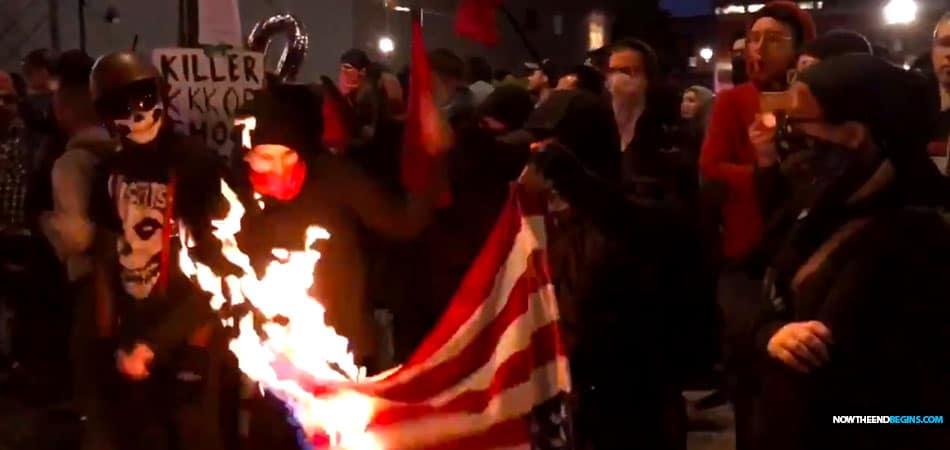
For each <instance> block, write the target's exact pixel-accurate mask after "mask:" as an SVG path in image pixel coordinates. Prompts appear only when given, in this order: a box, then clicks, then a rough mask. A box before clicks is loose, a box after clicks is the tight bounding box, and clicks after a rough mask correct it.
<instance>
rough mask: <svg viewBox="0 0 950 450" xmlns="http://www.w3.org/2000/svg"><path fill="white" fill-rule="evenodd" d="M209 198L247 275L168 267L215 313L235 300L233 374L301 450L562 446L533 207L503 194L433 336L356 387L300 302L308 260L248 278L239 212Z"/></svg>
mask: <svg viewBox="0 0 950 450" xmlns="http://www.w3.org/2000/svg"><path fill="white" fill-rule="evenodd" d="M222 192H223V194H224V196H225V197H226V198H227V199H228V201H229V202H230V204H231V209H230V212H229V214H228V217H226V218H225V219H222V220H221V221H217V222H216V223H215V226H216V228H217V229H216V231H215V236H216V237H217V238H218V239H220V240H221V242H222V244H223V246H222V247H223V252H224V255H225V256H226V257H227V258H228V260H229V261H231V262H232V263H234V264H236V265H238V266H240V267H242V268H243V269H244V270H245V272H246V273H247V275H244V276H242V277H240V278H239V277H235V276H228V277H226V278H225V279H223V280H222V279H221V278H219V277H217V276H216V275H214V274H213V273H212V272H211V270H210V269H209V268H207V267H205V266H203V265H202V264H200V263H197V262H195V261H193V260H192V259H191V258H189V257H188V255H187V252H186V251H183V252H182V253H181V254H180V258H179V260H180V264H181V266H182V268H183V270H185V273H186V274H189V275H191V276H192V277H193V278H194V279H195V280H197V282H198V283H199V284H200V285H201V287H202V288H203V289H205V290H206V291H207V292H209V293H211V294H212V296H213V300H212V301H213V302H214V303H213V306H215V307H216V308H221V307H222V306H223V305H224V304H226V303H228V301H230V304H231V305H236V304H241V303H244V302H249V303H250V304H252V305H253V306H254V309H256V310H257V311H258V313H259V314H258V315H259V316H262V317H263V319H261V317H258V318H257V321H258V323H257V324H255V323H254V322H255V319H254V318H252V317H250V316H248V317H245V318H242V319H240V320H239V323H238V324H237V327H238V329H239V331H240V334H239V336H238V337H237V338H235V339H234V340H233V341H232V342H231V345H230V348H231V351H232V352H234V354H235V355H236V356H237V358H238V361H239V363H240V367H241V370H242V371H243V372H244V373H245V375H247V376H248V377H249V378H250V379H252V380H254V381H255V382H257V383H258V384H259V385H260V387H261V388H262V389H266V390H268V391H270V392H271V393H273V394H274V395H275V396H277V397H278V398H280V399H281V400H283V401H284V402H285V403H286V404H287V405H288V406H289V407H290V409H291V410H292V411H293V413H294V416H295V419H296V421H297V422H298V423H299V424H300V425H301V427H302V428H303V430H304V432H305V433H306V435H307V437H308V439H309V440H310V443H311V444H312V446H313V447H314V448H335V449H350V450H408V449H440V450H442V449H446V450H448V449H460V450H461V449H486V450H489V449H552V450H553V449H568V448H570V444H571V439H570V426H569V425H570V422H569V420H568V414H567V402H566V394H567V393H568V392H569V391H570V378H569V370H568V361H567V357H566V356H565V350H564V348H563V347H562V345H561V340H560V336H559V329H558V311H557V303H556V299H555V296H554V291H553V288H552V286H551V283H550V279H549V272H548V269H547V263H546V260H545V253H544V252H545V243H546V235H545V227H544V217H543V216H542V215H541V214H540V211H541V208H538V207H535V205H540V204H541V202H539V201H535V199H529V198H528V196H527V195H526V194H525V193H524V192H522V191H521V189H520V188H518V187H516V188H514V189H512V194H511V196H510V198H509V200H508V203H507V205H506V206H505V208H504V210H503V212H502V214H501V216H500V218H499V220H498V222H497V223H496V225H495V228H494V230H493V231H492V233H491V235H490V236H489V238H488V241H487V242H486V244H485V246H484V248H483V250H482V252H481V254H480V255H479V256H478V258H477V259H476V261H475V263H474V264H473V266H472V267H471V269H470V270H469V272H468V274H467V275H466V277H465V279H464V280H463V281H462V284H461V286H460V287H459V289H458V291H457V292H456V294H455V297H454V298H453V299H452V302H451V304H450V306H449V308H448V309H447V311H446V313H445V315H444V316H443V318H442V320H441V321H440V322H439V324H438V325H437V326H436V328H435V329H434V330H433V331H432V333H431V334H430V335H429V336H428V337H427V338H426V339H425V341H424V342H423V343H422V345H421V346H420V347H419V348H418V349H417V350H416V352H415V354H414V355H413V356H412V357H411V358H410V359H409V360H408V361H407V362H406V363H405V364H404V365H402V366H400V367H397V368H395V369H393V370H391V371H389V372H386V373H384V374H381V375H379V376H376V377H373V378H369V379H367V378H365V376H364V373H363V370H362V368H359V367H357V366H356V364H354V362H353V355H352V354H350V353H348V352H347V341H346V339H345V338H343V337H341V336H339V335H337V334H336V332H335V331H334V330H333V328H331V327H329V326H327V325H326V324H325V321H324V317H323V308H322V307H321V306H320V304H319V302H318V299H313V298H312V297H310V296H309V294H308V292H310V287H311V285H312V283H313V277H312V268H313V265H314V264H315V263H317V261H318V259H319V253H318V252H316V251H313V250H310V251H305V252H289V251H287V250H282V249H275V250H274V255H275V256H276V257H277V258H278V261H277V262H274V263H272V264H271V265H270V267H268V269H267V270H266V272H265V273H264V274H263V276H262V277H261V278H260V279H258V278H257V277H255V276H254V275H252V274H253V273H254V272H253V270H252V269H251V267H250V264H249V261H248V258H247V256H246V255H244V254H243V253H241V251H240V250H239V249H238V247H237V245H236V239H235V237H234V236H235V234H236V233H237V232H238V231H239V230H240V223H241V217H242V216H243V213H244V209H243V207H242V206H241V204H240V203H239V202H238V200H237V197H236V195H234V193H233V192H232V191H231V190H230V188H229V187H228V186H227V185H223V186H222ZM182 235H183V236H185V237H183V240H184V242H185V243H188V239H187V233H182ZM328 238H331V237H330V236H329V235H328V234H327V233H326V231H325V230H323V229H321V228H319V227H311V229H310V230H308V233H307V236H301V239H302V240H303V239H306V243H307V244H308V245H307V248H310V245H309V244H311V243H313V241H314V240H315V239H328ZM262 320H263V324H261V323H260V322H261V321H262ZM232 325H234V324H232ZM259 331H262V332H259Z"/></svg>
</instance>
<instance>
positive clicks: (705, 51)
mask: <svg viewBox="0 0 950 450" xmlns="http://www.w3.org/2000/svg"><path fill="white" fill-rule="evenodd" d="M699 57H700V58H703V61H706V62H709V60H710V59H712V57H713V49H711V48H709V47H703V48H702V49H700V50H699Z"/></svg>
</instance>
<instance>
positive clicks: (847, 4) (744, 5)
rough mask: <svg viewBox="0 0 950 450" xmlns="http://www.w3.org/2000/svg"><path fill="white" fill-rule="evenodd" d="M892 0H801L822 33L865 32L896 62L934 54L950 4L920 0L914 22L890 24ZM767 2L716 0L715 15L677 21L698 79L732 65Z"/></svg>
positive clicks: (680, 40) (685, 55) (681, 41)
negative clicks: (736, 44) (704, 53)
mask: <svg viewBox="0 0 950 450" xmlns="http://www.w3.org/2000/svg"><path fill="white" fill-rule="evenodd" d="M888 1H889V0H823V1H801V0H799V1H798V4H799V6H800V7H801V8H802V9H805V10H807V11H808V12H809V13H811V14H812V17H813V18H814V19H815V23H816V25H817V27H818V32H819V34H821V33H824V32H827V31H830V30H834V29H849V30H854V31H857V32H860V33H862V34H864V35H865V36H866V37H867V38H868V40H869V41H870V42H871V43H872V44H873V45H874V46H875V49H876V51H878V52H879V53H880V54H881V56H883V57H885V58H887V59H890V60H891V61H892V62H894V63H896V64H911V63H912V61H913V60H914V59H915V58H917V57H919V56H920V55H922V54H924V53H926V52H929V50H930V45H931V39H932V32H933V27H934V24H935V23H936V22H937V20H938V19H939V17H940V16H941V15H942V14H943V13H944V12H946V11H948V10H950V6H948V5H947V3H945V1H944V0H916V3H917V5H918V10H917V15H916V20H914V21H913V22H912V23H908V24H897V25H895V24H888V23H887V22H886V20H885V16H884V7H885V5H886V4H887V3H888ZM764 3H766V2H765V1H763V0H714V2H713V11H714V14H712V15H705V16H695V17H680V18H675V19H674V20H673V28H674V32H675V34H676V36H677V39H678V43H679V48H680V49H681V55H680V58H681V59H684V61H686V62H687V67H688V70H687V72H689V73H688V74H687V76H689V77H692V78H702V79H706V78H708V79H709V81H710V82H711V80H712V73H713V71H714V70H715V69H716V66H717V64H718V65H719V66H722V65H723V64H728V62H729V59H730V56H729V55H730V48H731V46H732V42H733V41H734V40H735V39H736V38H737V37H741V36H742V35H743V34H744V32H745V29H746V28H747V27H748V26H749V21H750V19H751V16H752V14H754V13H755V12H756V11H758V10H759V9H760V8H762V6H763V5H764ZM706 47H708V48H710V49H712V50H713V51H714V57H713V58H711V60H710V61H709V62H706V61H704V60H703V59H702V58H699V57H698V56H699V52H700V50H701V49H702V48H706Z"/></svg>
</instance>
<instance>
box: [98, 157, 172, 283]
mask: <svg viewBox="0 0 950 450" xmlns="http://www.w3.org/2000/svg"><path fill="white" fill-rule="evenodd" d="M109 185H110V186H111V188H112V192H111V194H112V198H113V200H114V202H115V207H116V211H117V213H118V215H119V219H120V221H121V223H122V232H121V233H119V235H118V238H117V240H116V253H117V254H118V257H119V266H120V269H119V270H120V274H119V275H120V279H121V282H122V286H123V288H124V289H125V292H126V293H127V294H129V295H130V296H132V297H133V298H135V299H139V300H142V299H145V298H147V297H148V296H149V294H151V292H152V289H154V288H155V285H156V283H157V282H158V279H159V275H160V273H159V269H160V267H159V264H160V262H161V254H162V247H163V244H164V242H163V241H164V240H163V236H164V234H165V233H164V227H165V226H166V224H167V223H168V222H169V221H168V220H167V218H166V217H165V216H166V214H168V206H169V200H170V199H169V197H168V194H169V188H168V184H167V183H162V182H155V181H143V180H130V179H128V178H127V177H126V176H125V175H115V176H113V178H112V180H111V181H110V183H109Z"/></svg>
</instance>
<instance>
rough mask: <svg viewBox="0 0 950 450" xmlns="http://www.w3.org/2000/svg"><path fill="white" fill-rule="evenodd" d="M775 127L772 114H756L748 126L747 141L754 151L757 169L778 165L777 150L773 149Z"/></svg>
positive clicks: (774, 119) (775, 123)
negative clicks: (757, 164)
mask: <svg viewBox="0 0 950 450" xmlns="http://www.w3.org/2000/svg"><path fill="white" fill-rule="evenodd" d="M776 125H777V122H776V118H775V115H774V114H756V115H755V121H754V122H752V125H750V126H749V141H750V142H752V148H754V149H755V156H756V159H757V160H758V163H759V167H772V166H774V165H775V164H778V150H776V148H775V130H776Z"/></svg>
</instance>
